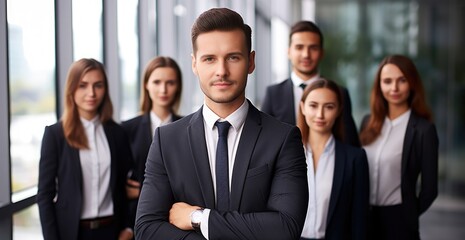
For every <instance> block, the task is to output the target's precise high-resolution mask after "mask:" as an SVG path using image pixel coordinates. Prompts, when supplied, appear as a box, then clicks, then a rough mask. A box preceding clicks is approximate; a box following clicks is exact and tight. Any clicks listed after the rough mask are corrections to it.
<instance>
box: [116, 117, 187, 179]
mask: <svg viewBox="0 0 465 240" xmlns="http://www.w3.org/2000/svg"><path fill="white" fill-rule="evenodd" d="M180 118H181V116H178V115H175V114H172V117H171V122H174V121H176V120H178V119H180ZM151 125H152V123H151V122H150V113H145V114H142V115H140V116H137V117H135V118H132V119H129V120H127V121H124V122H122V123H121V126H122V127H123V129H124V131H125V132H126V134H127V135H128V137H129V142H130V144H131V150H132V156H133V160H134V169H133V171H134V172H133V174H132V176H131V177H132V178H133V179H134V180H137V181H138V182H140V183H142V182H143V181H144V172H145V162H146V160H147V154H148V153H149V148H150V144H151V143H152V138H153V136H152V126H151Z"/></svg>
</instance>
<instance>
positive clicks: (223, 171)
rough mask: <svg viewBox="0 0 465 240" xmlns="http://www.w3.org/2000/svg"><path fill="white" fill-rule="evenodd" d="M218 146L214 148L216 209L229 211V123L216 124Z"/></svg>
mask: <svg viewBox="0 0 465 240" xmlns="http://www.w3.org/2000/svg"><path fill="white" fill-rule="evenodd" d="M215 125H216V127H217V128H218V145H217V147H216V208H217V210H219V211H228V210H229V171H228V132H229V127H230V126H231V124H230V123H229V122H227V121H226V122H216V123H215Z"/></svg>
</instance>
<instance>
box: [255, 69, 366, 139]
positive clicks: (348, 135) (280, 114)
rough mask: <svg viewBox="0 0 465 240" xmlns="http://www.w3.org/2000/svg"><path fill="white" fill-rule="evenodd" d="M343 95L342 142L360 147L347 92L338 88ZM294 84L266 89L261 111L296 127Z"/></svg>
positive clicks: (278, 84)
mask: <svg viewBox="0 0 465 240" xmlns="http://www.w3.org/2000/svg"><path fill="white" fill-rule="evenodd" d="M340 88H341V90H342V94H343V101H344V109H343V111H342V115H343V116H342V120H343V122H344V138H345V140H344V142H345V143H348V144H350V145H353V146H356V147H360V140H359V138H358V133H357V127H356V126H355V121H354V118H353V117H352V104H351V102H350V96H349V92H348V91H347V89H346V88H344V87H340ZM294 105H295V104H294V84H293V83H292V80H291V79H290V78H288V79H286V80H284V81H282V82H280V83H277V84H273V85H271V86H268V87H267V88H266V94H265V99H264V100H263V105H262V108H261V110H262V111H263V112H265V113H268V114H270V115H271V116H273V117H275V118H277V119H278V120H280V121H282V122H285V123H289V124H292V125H296V122H297V120H296V116H295V106H294Z"/></svg>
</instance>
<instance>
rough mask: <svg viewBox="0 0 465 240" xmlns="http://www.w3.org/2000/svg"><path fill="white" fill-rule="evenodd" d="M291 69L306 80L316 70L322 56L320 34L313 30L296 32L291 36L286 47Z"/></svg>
mask: <svg viewBox="0 0 465 240" xmlns="http://www.w3.org/2000/svg"><path fill="white" fill-rule="evenodd" d="M288 57H289V60H291V64H292V70H293V71H294V72H295V73H296V74H297V76H299V77H300V78H302V79H303V80H307V79H309V78H311V77H313V76H314V75H315V74H316V73H317V72H318V64H319V62H320V60H321V59H322V58H323V48H322V46H321V43H320V36H318V34H316V33H313V32H296V33H294V34H293V35H292V37H291V43H290V45H289V49H288Z"/></svg>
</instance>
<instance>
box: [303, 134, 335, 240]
mask: <svg viewBox="0 0 465 240" xmlns="http://www.w3.org/2000/svg"><path fill="white" fill-rule="evenodd" d="M335 145H336V144H335V140H334V137H333V136H332V135H331V137H330V138H329V139H328V141H327V142H326V145H325V149H324V151H323V153H322V154H321V156H320V159H319V160H318V167H317V169H316V171H315V167H314V166H313V153H312V150H311V148H310V147H309V146H306V148H305V155H306V157H307V166H308V170H307V171H308V174H307V180H308V193H309V195H308V197H309V198H308V209H307V216H306V218H305V224H304V229H303V231H302V235H301V236H302V237H304V238H324V237H325V231H326V219H327V216H328V209H329V201H330V199H331V189H332V188H333V176H334V162H335V158H336V153H335V148H336V146H335Z"/></svg>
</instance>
